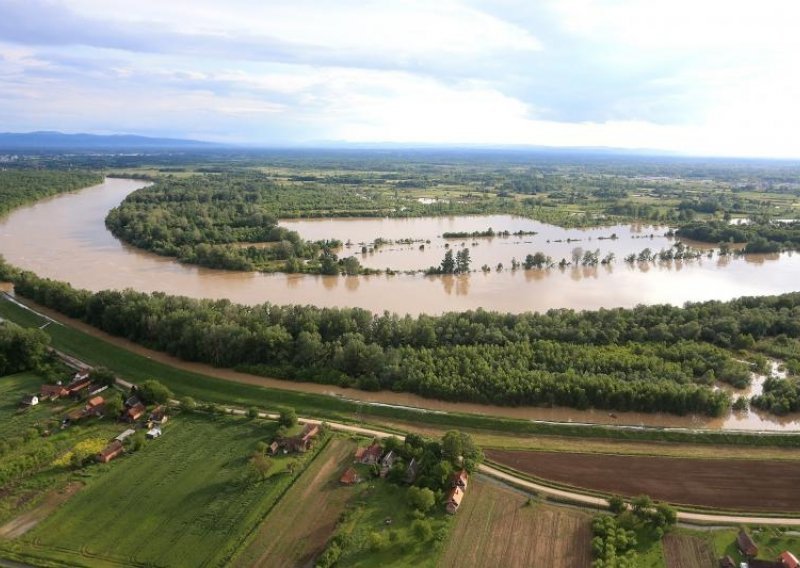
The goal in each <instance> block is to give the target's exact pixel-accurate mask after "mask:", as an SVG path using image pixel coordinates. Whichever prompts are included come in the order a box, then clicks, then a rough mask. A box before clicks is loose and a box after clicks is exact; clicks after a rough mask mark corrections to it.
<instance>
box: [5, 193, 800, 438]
mask: <svg viewBox="0 0 800 568" xmlns="http://www.w3.org/2000/svg"><path fill="white" fill-rule="evenodd" d="M143 185H144V183H143V182H141V181H136V180H122V179H108V180H106V182H105V183H103V184H101V185H98V186H95V187H91V188H87V189H84V190H81V191H79V192H75V193H70V194H63V195H59V196H55V197H52V198H49V199H46V200H44V201H41V202H38V203H36V204H33V205H30V206H27V207H23V208H20V209H17V210H15V211H14V212H12V213H11V214H10V215H8V216H7V217H5V218H4V219H1V220H0V254H2V255H3V256H4V257H5V258H6V259H7V260H8V261H9V262H10V263H12V264H14V265H16V266H19V267H21V268H24V269H27V270H31V271H33V272H35V273H37V274H39V275H40V276H44V277H50V278H54V279H58V280H62V281H67V282H69V283H71V284H72V285H73V286H76V287H79V288H87V289H89V290H95V291H96V290H102V289H110V288H117V289H122V288H133V289H137V290H141V291H146V292H150V291H163V292H166V293H169V294H183V295H187V296H193V297H208V298H228V299H230V300H232V301H234V302H239V303H245V304H255V303H260V302H266V301H269V302H273V303H278V304H288V303H293V304H316V305H320V306H359V307H363V308H366V309H370V310H372V311H375V312H382V311H384V310H388V311H394V312H398V313H412V314H417V313H422V312H425V313H441V312H444V311H448V310H466V309H474V308H478V307H483V308H486V309H492V310H500V311H509V312H523V311H528V310H546V309H549V308H562V307H563V308H576V309H595V308H599V307H615V306H633V305H636V304H639V303H671V304H681V303H683V302H686V301H700V300H708V299H720V300H726V299H730V298H733V297H736V296H741V295H760V294H778V293H782V292H788V291H792V290H795V289H797V286H796V282H798V281H800V255H797V254H795V255H792V254H781V255H777V254H776V255H762V256H753V257H747V258H738V257H737V258H734V257H725V258H721V259H720V258H717V257H714V258H713V259H707V258H705V257H703V258H702V259H700V260H696V261H690V262H672V263H669V264H660V263H656V264H649V265H647V266H644V267H640V266H629V265H627V264H625V263H623V262H621V260H618V261H617V262H616V263H615V264H612V265H610V266H598V267H579V268H575V269H573V268H567V269H565V270H559V269H557V268H556V269H551V270H549V271H546V270H517V271H515V272H512V271H510V270H508V269H506V270H504V271H502V272H499V273H498V272H494V271H493V272H491V273H488V274H484V273H480V272H478V273H473V274H470V275H465V276H438V277H436V276H430V277H426V276H420V275H396V276H385V275H381V276H370V277H363V276H362V277H335V276H333V277H322V276H310V275H284V274H274V275H267V274H257V273H243V272H230V271H223V270H211V269H205V268H198V267H192V266H186V265H181V264H179V263H177V262H175V261H173V260H171V259H169V258H164V257H159V256H156V255H153V254H150V253H147V252H143V251H140V250H137V249H134V248H132V247H129V246H127V245H124V244H122V243H120V242H119V241H118V240H117V239H115V238H114V237H113V236H112V235H111V234H110V233H109V232H108V231H107V230H106V228H105V225H104V222H103V221H104V218H105V215H106V213H107V212H108V210H109V209H111V208H112V207H114V206H116V205H117V204H119V202H120V201H121V200H122V199H123V198H124V197H125V196H126V195H128V194H129V193H130V192H132V191H134V190H136V189H138V188H140V187H142V186H143ZM337 221H338V222H332V221H300V222H296V221H295V222H286V225H287V226H292V228H295V229H297V230H299V231H300V233H301V234H303V235H304V236H306V237H308V238H315V234H312V232H311V231H312V229H313V230H319V231H320V233H319V234H322V235H325V236H327V237H332V236H339V238H341V237H343V236H345V235H346V234H347V235H349V236H347V237H346V238H342V240H343V241H345V242H346V241H347V240H348V239H350V240H351V241H352V242H353V243H356V242H359V241H363V242H368V241H372V240H374V239H375V238H378V237H383V238H385V239H395V240H396V239H403V238H413V239H430V240H431V245H432V246H436V245H434V243H438V244H440V245H441V246H442V247H443V243H442V241H441V239H437V235H441V233H442V232H444V231H451V230H452V231H474V230H479V231H480V230H486V229H487V228H489V227H490V226H491V227H492V228H493V229H494V230H495V231H498V230H505V229H508V230H510V231H512V232H513V231H515V230H519V229H523V230H538V231H539V234H537V235H535V236H533V237H520V238H518V237H508V238H494V239H475V240H476V241H479V242H480V243H481V244H480V245H479V246H478V247H476V248H473V249H472V250H473V251H474V254H473V256H474V257H475V258H479V257H478V256H477V255H478V254H484V253H483V252H480V253H479V252H478V251H479V250H480V251H483V250H491V251H502V258H500V259H499V260H498V259H497V258H498V257H499V256H500V255H499V253H498V256H494V255H493V258H494V259H495V260H493V264H496V263H497V262H503V263H504V264H505V263H507V262H509V261H510V258H511V257H512V256H516V258H517V259H518V260H522V258H523V257H524V255H525V254H528V253H530V252H536V251H538V250H541V251H542V252H544V253H545V254H548V255H550V256H552V257H553V258H556V259H560V257H562V256H567V257H568V258H569V257H570V256H571V251H572V249H573V248H574V247H576V246H581V247H582V248H584V249H590V250H594V249H595V248H599V249H600V250H601V256H602V255H604V254H605V253H606V252H608V251H615V252H617V256H618V258H619V257H620V256H624V254H626V253H625V251H628V250H630V251H631V252H638V251H640V250H641V249H643V248H646V247H648V248H651V249H653V250H659V249H660V248H662V246H664V247H666V246H669V245H670V243H671V241H669V240H668V239H667V238H666V237H664V236H663V232H664V231H663V228H654V227H644V226H617V227H606V228H602V229H591V230H568V231H567V230H563V229H559V228H554V227H548V226H546V225H543V224H541V223H536V222H533V221H529V220H525V219H517V218H513V217H507V216H489V217H488V218H487V217H483V218H480V217H467V218H460V219H456V218H445V219H431V218H424V219H368V220H363V219H362V220H359V221H357V222H356V221H353V220H349V219H339V220H337ZM317 227H319V229H317ZM347 227H350V228H351V229H350V230H348V231H344V230H343V229H342V228H347ZM327 228H330V229H331V232H330V233H326V232H324V231H323V229H325V230H327ZM334 229H335V231H339V232H334ZM614 232H616V233H617V237H618V239H617V240H614V241H612V240H600V239H598V237H599V236H610V235H611V234H612V233H614ZM650 234H653V235H654V236H653V238H652V239H651V238H650V236H649V235H650ZM567 237H569V238H572V239H581V241H580V242H573V243H563V242H562V243H555V242H553V241H555V240H558V239H562V240H563V239H566V238H567ZM589 237H591V238H592V240H591V241H589ZM634 237H643V238H634ZM548 239H550V240H551V243H547V242H546V241H547V240H548ZM516 240H520V241H531V242H530V243H525V242H522V243H516V242H515V241H516ZM468 241H469V242H472V240H471V239H469V240H468ZM488 241H491V242H488ZM353 246H354V247H356V246H357V247H358V248H357V251H358V252H359V253H360V246H358V245H353ZM456 246H457V245H456ZM482 247H483V248H482ZM615 247H616V248H615ZM388 248H392V247H391V246H387V249H388ZM411 248H412V249H413V250H408V251H404V252H402V254H400V253H398V254H396V255H395V256H396V258H397V259H398V262H399V259H401V258H403V257H404V256H409V257H412V256H414V255H417V254H418V253H419V251H418V246H417V247H413V246H411ZM426 248H427V246H426ZM506 250H508V251H509V253H506V252H505V251H506ZM443 251H444V249H443V248H440V249H435V253H434V252H433V251H432V252H431V253H430V254H431V255H432V256H431V258H437V257H439V256H440V255H441V254H442V253H443ZM382 254H387V255H388V254H389V252H384V253H373V257H376V258H377V257H380V255H382ZM392 254H394V253H392ZM425 254H428V253H425ZM487 254H488V253H487ZM368 256H369V255H368ZM381 258H383V257H381ZM414 258H415V263H414V265H415V267H418V266H417V265H418V264H419V261H418V260H416V259H417V257H414ZM425 258H427V257H425ZM487 258H488V257H487ZM424 262H428V261H427V260H424ZM436 263H437V264H438V261H437V262H436ZM389 264H390V265H391V263H389ZM376 266H377V265H376ZM392 266H393V267H396V268H399V267H397V266H396V265H392ZM262 380H263V379H262ZM308 387H309V385H303V387H302V388H303V389H306V388H308ZM320 387H322V386H320ZM325 388H326V389H327V390H331V387H327V386H326V387H325ZM356 392H357V391H353V390H348V391H346V393H350V394H351V395H353V394H356ZM346 393H344V392H343V393H337V394H340V395H344V396H347V394H346ZM358 395H359V398H360V397H361V393H358ZM363 396H364V398H363V400H369V401H373V402H379V403H386V404H401V405H409V406H421V407H426V408H429V409H431V410H437V409H441V410H456V409H461V410H463V411H465V412H469V411H474V412H480V413H487V414H496V415H506V416H510V415H513V416H516V417H519V418H528V419H538V420H542V419H544V420H554V421H572V422H614V423H620V424H630V425H638V424H643V425H657V426H685V427H705V428H737V429H748V430H758V429H764V430H783V429H800V422H798V421H797V420H796V417H785V418H776V417H773V416H767V415H764V416H761V415H759V414H757V413H754V412H748V413H739V414H730V415H729V416H726V417H724V418H720V419H708V418H703V417H674V416H666V415H635V414H631V413H617V414H618V416H617V417H616V418H614V417H611V416H609V414H608V413H607V412H602V411H578V410H572V409H561V408H554V409H540V408H518V409H510V408H503V407H489V406H483V405H468V404H467V405H462V404H456V403H444V402H438V401H431V400H428V399H421V398H419V397H415V396H413V395H406V394H402V393H371V394H364V395H363ZM423 401H424V404H423ZM450 406H453V408H450Z"/></svg>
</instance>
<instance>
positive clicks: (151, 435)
mask: <svg viewBox="0 0 800 568" xmlns="http://www.w3.org/2000/svg"><path fill="white" fill-rule="evenodd" d="M145 437H146V438H147V439H148V440H155V439H156V438H159V437H161V428H159V427H158V426H156V427H154V428H150V430H148V431H147V434H145Z"/></svg>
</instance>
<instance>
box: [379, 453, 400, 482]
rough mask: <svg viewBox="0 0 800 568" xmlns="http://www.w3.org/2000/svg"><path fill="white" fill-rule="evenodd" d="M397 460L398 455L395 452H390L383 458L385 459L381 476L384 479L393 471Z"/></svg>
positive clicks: (382, 462) (382, 461) (382, 463)
mask: <svg viewBox="0 0 800 568" xmlns="http://www.w3.org/2000/svg"><path fill="white" fill-rule="evenodd" d="M396 459H397V454H395V453H394V450H390V451H389V452H387V453H386V455H385V456H383V459H381V471H380V476H381V477H382V478H383V477H386V476H387V475H388V474H389V470H390V469H392V466H393V465H394V461H395V460H396Z"/></svg>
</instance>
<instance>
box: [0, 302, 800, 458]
mask: <svg viewBox="0 0 800 568" xmlns="http://www.w3.org/2000/svg"><path fill="white" fill-rule="evenodd" d="M0 317H4V318H7V319H9V320H12V321H15V322H16V323H18V324H20V325H23V326H26V327H40V326H42V325H44V324H45V323H46V321H44V320H42V319H41V318H39V317H38V316H37V315H35V314H33V313H31V312H29V311H27V310H24V309H22V308H20V307H19V306H16V305H15V304H13V303H11V302H9V301H8V300H6V299H2V300H0ZM44 331H45V332H46V333H47V334H48V335H49V336H50V337H51V340H52V345H53V347H55V348H56V349H59V350H62V351H64V352H66V353H68V354H70V355H73V356H75V357H77V358H79V359H81V360H84V361H86V362H88V363H90V364H93V365H102V366H105V367H108V368H110V369H112V370H113V371H114V372H115V373H117V374H118V375H119V376H120V377H122V378H124V379H126V380H130V381H132V382H141V381H143V380H146V379H149V378H156V379H158V380H159V381H161V382H163V383H164V384H166V385H167V386H168V387H169V388H170V389H172V390H173V391H174V392H175V393H176V395H178V396H192V397H194V398H196V399H197V400H202V401H207V402H218V403H227V404H237V405H241V406H258V407H260V408H264V409H267V410H275V409H277V408H278V407H280V406H293V407H295V408H296V409H297V410H298V412H300V413H301V414H306V415H313V416H318V417H321V418H329V419H337V420H344V421H364V422H374V423H380V422H381V421H384V420H389V421H391V420H407V421H411V422H414V423H417V424H428V425H431V426H434V427H441V428H448V427H459V428H469V429H479V430H484V431H493V432H497V433H502V432H506V433H509V434H513V435H520V434H536V435H552V436H564V437H578V438H610V439H618V440H649V441H665V442H685V443H701V444H734V445H753V446H783V447H800V435H796V434H774V435H757V434H749V433H742V432H722V431H702V432H694V431H683V430H674V429H631V428H615V427H605V426H591V425H571V424H554V423H537V422H530V421H524V420H514V419H505V418H500V417H493V416H486V415H473V414H456V413H434V412H420V411H416V410H413V409H405V408H394V407H388V406H372V405H368V404H364V403H359V402H358V401H352V400H343V399H341V398H338V397H332V396H325V395H319V394H311V393H301V392H293V391H286V390H280V389H273V388H266V387H260V386H255V385H250V384H241V383H236V382H232V381H226V380H222V379H217V378H213V377H210V376H207V375H204V374H200V373H194V372H191V371H187V370H184V369H179V368H176V367H172V366H170V365H165V364H163V363H160V362H158V361H154V360H152V359H149V358H147V357H145V356H142V355H138V354H136V353H133V352H131V351H128V350H126V349H123V348H121V347H118V346H116V345H113V344H111V343H109V342H107V341H103V340H102V339H99V338H97V337H93V336H91V335H89V334H87V333H84V332H82V331H80V330H78V329H75V328H72V327H69V326H66V325H61V324H54V323H51V324H49V325H47V326H46V327H45V328H44Z"/></svg>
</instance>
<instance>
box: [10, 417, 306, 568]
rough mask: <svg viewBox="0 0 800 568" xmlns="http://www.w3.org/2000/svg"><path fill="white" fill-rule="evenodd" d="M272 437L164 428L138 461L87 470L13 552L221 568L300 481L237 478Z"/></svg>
mask: <svg viewBox="0 0 800 568" xmlns="http://www.w3.org/2000/svg"><path fill="white" fill-rule="evenodd" d="M276 427H277V425H276V424H274V423H271V422H264V421H249V420H247V419H235V418H231V417H217V418H209V417H206V416H201V415H189V416H179V417H177V418H174V419H173V420H172V421H171V422H170V423H169V424H168V425H167V427H166V428H165V431H164V435H163V436H162V437H161V438H159V439H157V440H153V441H148V442H147V443H146V444H145V446H144V448H143V449H142V450H140V451H139V452H137V453H134V454H131V455H126V456H124V457H122V458H120V459H118V460H116V461H114V462H112V463H111V464H108V465H106V466H100V465H93V466H90V469H94V470H95V472H96V474H95V475H94V477H93V478H92V479H90V480H89V482H88V484H87V486H86V487H85V488H84V489H83V490H82V491H80V492H79V493H78V494H77V495H75V496H74V497H72V499H70V500H69V501H68V502H67V503H66V504H65V505H64V506H62V507H61V508H59V509H58V510H57V511H56V512H55V513H53V514H52V515H51V516H50V517H48V518H47V519H46V520H44V521H43V522H42V523H41V524H40V525H39V526H38V527H36V528H35V529H34V530H33V531H31V532H29V533H28V534H26V535H24V536H23V537H21V538H20V539H18V541H15V543H14V548H13V549H14V551H15V552H16V553H17V554H19V555H21V556H19V557H21V558H28V559H31V558H33V559H37V560H35V561H37V562H40V561H41V560H42V559H45V560H52V561H57V562H61V563H63V564H66V565H71V566H112V565H132V566H193V567H200V566H222V565H224V564H225V563H226V561H227V559H228V558H229V557H230V556H231V555H232V554H233V553H234V552H235V550H236V549H237V548H238V547H239V546H240V544H241V543H242V542H243V541H244V539H245V538H246V537H247V536H248V535H249V534H250V532H251V531H252V530H253V529H254V528H255V527H256V526H257V525H258V524H259V522H260V521H261V520H262V519H263V518H264V516H265V515H266V514H267V513H268V511H269V510H270V508H271V507H272V506H273V505H274V503H275V502H276V501H277V500H278V499H279V498H280V497H281V495H282V494H283V492H284V491H285V490H286V488H287V487H288V486H289V485H290V484H291V482H292V480H293V478H294V476H297V475H299V474H300V473H301V471H302V467H301V468H297V470H296V471H295V473H294V475H292V474H289V473H288V472H286V471H285V467H284V468H282V471H281V472H280V473H277V474H274V475H272V476H271V477H269V478H268V479H266V480H264V481H252V479H251V478H249V477H248V476H247V474H248V471H249V466H248V457H249V455H250V453H251V452H252V451H253V449H254V447H255V445H256V443H257V442H258V441H259V440H268V439H269V438H270V436H271V434H272V432H274V429H275V428H276ZM312 455H313V454H307V455H306V457H305V459H311V457H312ZM290 459H294V458H293V457H281V458H276V461H280V460H284V461H287V462H288V461H289V460H290Z"/></svg>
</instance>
